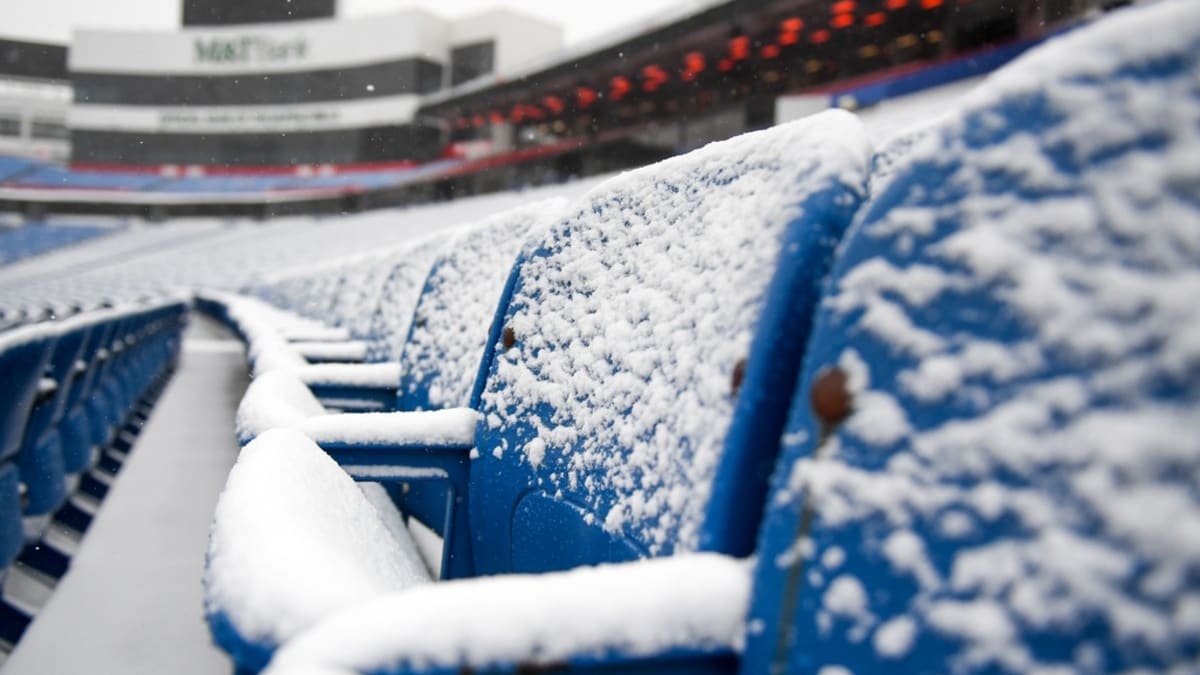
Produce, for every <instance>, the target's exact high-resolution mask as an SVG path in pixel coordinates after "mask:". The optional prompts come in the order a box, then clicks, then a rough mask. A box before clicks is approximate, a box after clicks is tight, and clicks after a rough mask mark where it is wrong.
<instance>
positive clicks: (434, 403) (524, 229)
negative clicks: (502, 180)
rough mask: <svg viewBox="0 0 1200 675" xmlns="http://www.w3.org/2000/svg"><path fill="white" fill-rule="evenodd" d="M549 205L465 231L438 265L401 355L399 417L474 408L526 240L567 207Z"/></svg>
mask: <svg viewBox="0 0 1200 675" xmlns="http://www.w3.org/2000/svg"><path fill="white" fill-rule="evenodd" d="M566 204H567V202H566V200H565V199H550V200H546V201H541V202H537V203H534V204H530V205H527V206H521V207H517V208H514V209H511V210H508V211H505V212H504V213H501V214H498V215H496V216H492V217H491V218H488V219H486V220H484V221H482V222H480V223H479V224H477V225H475V226H472V227H470V228H468V229H466V230H464V231H461V232H459V233H458V234H456V235H455V236H454V238H453V239H451V240H450V241H449V242H448V243H447V245H446V247H445V249H444V250H443V253H442V256H441V257H440V258H439V259H438V260H437V261H436V262H435V263H434V265H433V269H432V270H431V271H430V273H429V278H428V279H427V280H426V282H425V288H424V289H423V290H422V291H421V297H420V301H419V302H418V304H417V307H416V311H415V313H414V315H413V316H414V317H415V320H414V322H413V324H412V326H411V327H410V330H409V336H408V340H407V341H406V342H405V344H404V350H403V352H402V353H401V355H400V366H401V373H402V375H401V381H400V388H399V400H398V401H397V405H396V409H397V410H438V409H441V408H461V407H466V406H468V405H470V404H471V393H472V389H473V387H474V386H475V380H476V379H477V377H478V374H479V364H480V362H481V361H482V360H483V352H484V348H485V347H486V345H487V339H488V333H489V331H490V330H491V327H492V321H493V319H494V318H495V315H496V307H497V305H498V304H499V303H500V296H501V294H502V293H503V291H504V283H505V280H506V279H508V276H509V272H510V270H511V269H512V267H513V263H514V262H516V259H517V253H518V251H519V250H520V248H521V244H522V243H523V242H524V241H525V240H526V236H527V235H528V234H529V233H530V232H531V231H534V230H537V229H538V228H545V227H546V226H548V225H549V224H550V222H551V221H552V220H555V219H557V218H558V217H559V216H560V215H561V213H562V211H563V210H564V209H565V207H566Z"/></svg>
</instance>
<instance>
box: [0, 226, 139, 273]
mask: <svg viewBox="0 0 1200 675" xmlns="http://www.w3.org/2000/svg"><path fill="white" fill-rule="evenodd" d="M116 229H117V228H115V227H112V226H92V225H80V224H68V223H24V224H22V225H20V226H18V227H0V265H6V264H8V263H12V262H16V261H18V260H23V259H25V258H31V257H33V256H36V255H42V254H43V253H48V252H50V251H54V250H57V249H60V248H63V247H64V246H73V245H75V244H79V243H82V242H85V241H87V240H89V239H91V238H93V237H99V236H103V235H106V234H111V233H112V232H114V231H115V230H116Z"/></svg>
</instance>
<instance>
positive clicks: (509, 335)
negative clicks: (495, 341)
mask: <svg viewBox="0 0 1200 675" xmlns="http://www.w3.org/2000/svg"><path fill="white" fill-rule="evenodd" d="M500 344H501V346H503V347H504V351H508V350H510V349H512V348H513V345H515V344H517V334H516V333H514V332H513V329H512V326H505V327H504V334H503V335H502V336H501V337H500Z"/></svg>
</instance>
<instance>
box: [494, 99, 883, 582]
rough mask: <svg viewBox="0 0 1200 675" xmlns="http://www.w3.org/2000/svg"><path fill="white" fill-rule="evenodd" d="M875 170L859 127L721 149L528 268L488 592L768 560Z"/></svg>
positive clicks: (504, 370)
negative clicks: (779, 481) (804, 380)
mask: <svg viewBox="0 0 1200 675" xmlns="http://www.w3.org/2000/svg"><path fill="white" fill-rule="evenodd" d="M868 155H869V152H868V151H867V143H866V140H865V136H864V133H863V130H862V128H861V125H860V124H859V123H858V121H857V120H856V119H855V118H854V117H853V116H852V115H850V114H848V113H844V112H841V111H831V112H828V113H824V114H821V115H819V116H815V117H813V118H810V119H808V120H804V121H800V122H797V123H793V124H789V125H784V126H781V127H776V128H774V129H770V130H767V131H763V132H757V133H752V134H746V135H744V136H741V137H738V138H736V139H732V140H730V141H726V142H722V143H714V144H712V145H710V146H707V147H706V148H704V149H701V150H698V151H695V152H692V153H689V154H688V155H684V156H681V157H677V158H673V159H669V160H666V161H664V162H661V163H659V164H655V165H652V166H649V167H645V168H643V169H640V170H637V171H632V172H629V173H626V174H623V175H621V176H618V177H616V178H613V179H611V180H609V181H607V182H605V183H603V184H601V185H600V186H598V187H596V188H595V189H593V190H592V191H591V192H589V193H588V194H587V195H585V196H584V197H583V198H582V200H581V201H579V202H576V203H575V204H574V205H573V206H572V208H570V209H569V210H568V212H567V216H566V217H565V218H563V219H561V220H560V221H559V222H558V223H556V224H554V225H553V226H552V227H550V228H549V229H548V230H547V231H546V232H545V234H544V235H543V237H542V238H541V241H540V242H537V244H536V247H534V248H533V249H532V250H530V251H529V252H527V253H525V254H523V255H522V260H521V262H520V263H519V264H518V265H517V266H516V267H515V268H514V273H513V276H512V277H511V278H510V280H509V288H508V289H507V291H506V294H507V296H508V298H509V299H508V300H507V301H502V302H501V307H502V308H504V310H503V314H502V315H501V317H500V318H499V320H498V321H496V322H495V323H494V326H493V333H492V336H491V338H490V341H489V354H488V357H487V369H486V380H485V381H486V386H485V387H483V388H482V389H481V391H480V394H479V402H478V403H479V409H480V410H481V413H482V417H483V420H484V421H483V422H482V423H481V424H480V429H479V435H478V444H477V451H478V457H477V458H476V459H475V460H474V461H473V462H472V466H471V478H470V509H471V523H472V536H473V539H472V545H473V546H474V547H475V550H474V559H475V565H476V572H478V573H481V574H490V573H499V572H514V571H515V572H536V571H547V570H555V569H564V568H569V567H573V566H576V565H580V564H587V563H598V562H605V561H619V560H626V559H632V558H639V557H645V556H659V555H669V554H672V553H675V552H680V551H688V550H696V549H701V548H703V549H708V550H718V551H727V552H732V553H748V552H749V551H750V549H751V548H752V547H753V534H752V531H753V523H756V522H757V521H758V519H759V514H760V512H761V508H762V499H763V496H764V494H765V482H766V477H767V475H768V473H769V470H770V467H771V466H772V463H773V460H774V456H775V453H776V450H777V448H778V432H779V431H780V429H781V428H782V426H783V421H784V415H785V413H786V411H787V401H788V399H789V397H790V392H791V388H792V386H793V383H794V381H795V377H794V376H795V372H796V370H797V369H798V367H799V361H800V354H801V351H802V349H803V346H804V344H805V338H806V337H807V334H808V329H809V322H810V320H811V314H812V310H813V306H814V303H815V301H816V297H817V290H816V289H817V286H818V284H819V282H820V280H821V279H822V278H823V277H824V274H825V271H826V269H827V263H828V260H829V258H830V256H831V254H832V250H833V247H834V245H835V243H836V242H837V241H838V238H839V237H840V235H841V232H842V230H843V228H844V227H845V224H846V222H847V221H848V220H849V217H850V215H851V214H852V213H853V212H854V210H855V208H856V206H857V205H858V203H859V199H860V196H861V195H862V193H863V192H864V184H865V174H866V165H867V161H868V159H869V157H868ZM747 523H749V528H750V530H751V532H750V533H747V532H746V528H747Z"/></svg>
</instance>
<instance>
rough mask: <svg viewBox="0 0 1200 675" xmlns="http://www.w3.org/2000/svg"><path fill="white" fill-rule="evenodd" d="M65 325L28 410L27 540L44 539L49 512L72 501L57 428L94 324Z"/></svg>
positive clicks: (22, 458)
mask: <svg viewBox="0 0 1200 675" xmlns="http://www.w3.org/2000/svg"><path fill="white" fill-rule="evenodd" d="M66 323H67V325H60V326H56V329H57V330H56V331H55V332H56V333H57V339H56V340H55V342H54V345H53V347H51V348H50V350H49V351H50V354H51V356H50V360H49V362H48V363H47V364H46V368H45V371H44V372H43V374H42V377H41V383H40V384H39V387H38V391H37V395H36V396H35V398H34V403H33V407H32V409H31V410H30V412H29V416H28V420H27V422H26V425H25V431H24V434H23V439H22V442H21V452H20V455H18V458H17V466H18V467H19V468H20V470H21V476H22V478H23V480H24V484H25V488H26V500H27V501H26V505H25V513H26V528H25V535H26V538H27V539H36V538H37V537H39V536H40V535H41V532H42V530H43V529H44V528H45V526H46V523H47V522H48V520H49V517H50V514H51V513H52V512H53V511H54V510H55V509H57V508H58V507H59V506H61V505H62V502H63V500H65V499H66V497H67V480H66V476H67V473H66V467H65V461H64V456H63V449H62V435H61V433H60V432H59V428H58V425H59V422H60V421H61V420H62V416H63V413H64V411H65V408H66V403H67V399H68V398H69V395H70V393H71V388H72V386H73V383H74V381H75V380H76V377H75V374H76V364H77V363H78V362H79V359H80V357H81V356H82V355H83V351H84V349H85V348H86V347H87V345H86V341H87V339H88V337H89V335H90V333H91V330H92V326H90V325H88V324H87V323H84V322H80V321H78V320H68V322H66Z"/></svg>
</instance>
